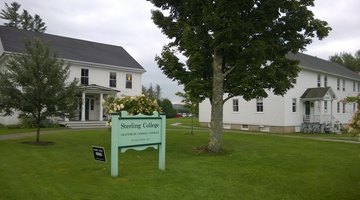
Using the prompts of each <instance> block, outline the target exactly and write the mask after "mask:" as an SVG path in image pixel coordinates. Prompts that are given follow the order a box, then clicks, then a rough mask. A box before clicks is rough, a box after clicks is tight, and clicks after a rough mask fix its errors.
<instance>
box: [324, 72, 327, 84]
mask: <svg viewBox="0 0 360 200" xmlns="http://www.w3.org/2000/svg"><path fill="white" fill-rule="evenodd" d="M324 87H327V76H326V75H325V76H324Z"/></svg>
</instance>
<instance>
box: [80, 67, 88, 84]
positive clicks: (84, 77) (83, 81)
mask: <svg viewBox="0 0 360 200" xmlns="http://www.w3.org/2000/svg"><path fill="white" fill-rule="evenodd" d="M81 84H83V85H89V69H83V68H82V69H81Z"/></svg>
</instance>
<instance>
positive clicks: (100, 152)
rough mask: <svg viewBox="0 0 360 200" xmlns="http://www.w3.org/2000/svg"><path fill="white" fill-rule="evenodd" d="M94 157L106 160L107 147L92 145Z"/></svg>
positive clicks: (102, 160)
mask: <svg viewBox="0 0 360 200" xmlns="http://www.w3.org/2000/svg"><path fill="white" fill-rule="evenodd" d="M92 149H93V154H94V159H95V160H98V161H101V162H106V156H105V148H104V147H98V146H92Z"/></svg>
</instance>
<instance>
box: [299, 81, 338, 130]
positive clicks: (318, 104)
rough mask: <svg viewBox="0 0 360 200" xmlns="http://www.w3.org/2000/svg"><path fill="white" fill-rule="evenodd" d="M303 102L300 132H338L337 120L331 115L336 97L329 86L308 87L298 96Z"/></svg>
mask: <svg viewBox="0 0 360 200" xmlns="http://www.w3.org/2000/svg"><path fill="white" fill-rule="evenodd" d="M300 99H301V101H302V102H303V103H304V115H303V123H302V124H301V132H317V133H324V132H338V131H340V124H339V121H338V120H336V119H335V117H334V116H333V112H334V109H333V106H334V105H333V101H334V100H335V99H336V96H335V93H334V91H333V90H332V89H331V87H318V88H308V89H307V90H306V91H305V92H304V94H303V95H302V96H301V97H300Z"/></svg>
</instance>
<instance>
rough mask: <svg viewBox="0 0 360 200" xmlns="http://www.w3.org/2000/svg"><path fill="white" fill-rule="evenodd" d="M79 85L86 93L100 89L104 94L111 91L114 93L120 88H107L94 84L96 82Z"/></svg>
mask: <svg viewBox="0 0 360 200" xmlns="http://www.w3.org/2000/svg"><path fill="white" fill-rule="evenodd" d="M80 87H81V88H82V89H84V90H85V91H86V92H88V93H91V92H99V91H101V92H103V93H105V94H112V93H115V94H116V93H117V92H120V90H117V89H114V88H108V87H104V86H100V85H96V84H90V85H81V86H80Z"/></svg>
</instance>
